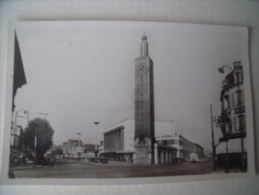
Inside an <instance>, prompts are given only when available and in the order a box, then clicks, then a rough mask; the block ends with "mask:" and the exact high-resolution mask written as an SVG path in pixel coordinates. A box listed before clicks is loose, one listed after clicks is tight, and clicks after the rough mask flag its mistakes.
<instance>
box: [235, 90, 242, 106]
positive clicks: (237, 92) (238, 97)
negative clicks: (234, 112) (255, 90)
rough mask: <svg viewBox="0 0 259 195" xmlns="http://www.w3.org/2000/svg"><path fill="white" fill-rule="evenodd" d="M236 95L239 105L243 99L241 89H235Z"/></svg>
mask: <svg viewBox="0 0 259 195" xmlns="http://www.w3.org/2000/svg"><path fill="white" fill-rule="evenodd" d="M236 96H237V105H241V104H243V101H242V99H243V98H242V91H241V90H238V91H236Z"/></svg>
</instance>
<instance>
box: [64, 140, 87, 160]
mask: <svg viewBox="0 0 259 195" xmlns="http://www.w3.org/2000/svg"><path fill="white" fill-rule="evenodd" d="M61 149H62V151H63V154H65V155H74V156H75V155H78V154H80V155H83V154H84V146H83V142H82V141H81V140H72V139H69V140H68V142H64V143H63V144H62V146H61Z"/></svg>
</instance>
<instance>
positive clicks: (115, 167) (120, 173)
mask: <svg viewBox="0 0 259 195" xmlns="http://www.w3.org/2000/svg"><path fill="white" fill-rule="evenodd" d="M211 171H212V163H211V162H209V161H205V160H204V161H201V162H199V163H190V162H181V163H174V164H163V165H134V164H133V163H130V162H122V161H109V163H108V164H99V163H93V162H87V161H86V160H81V161H75V160H68V159H60V160H57V161H56V164H55V165H54V166H53V167H52V166H50V165H47V166H43V167H37V168H32V166H31V167H30V166H28V167H17V168H15V169H14V174H15V177H16V178H132V177H158V176H175V175H196V174H208V173H210V172H211Z"/></svg>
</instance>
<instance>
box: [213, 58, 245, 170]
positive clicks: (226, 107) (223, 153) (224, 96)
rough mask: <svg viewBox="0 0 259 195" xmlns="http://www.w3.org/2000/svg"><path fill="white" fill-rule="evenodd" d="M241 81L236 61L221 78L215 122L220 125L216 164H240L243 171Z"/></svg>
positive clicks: (238, 65)
mask: <svg viewBox="0 0 259 195" xmlns="http://www.w3.org/2000/svg"><path fill="white" fill-rule="evenodd" d="M229 68H230V67H229ZM243 82H244V80H243V66H242V65H241V62H239V61H236V62H234V63H233V70H232V71H231V72H230V73H229V74H227V75H226V77H225V79H224V80H223V81H222V91H221V95H220V101H221V115H220V116H219V118H218V121H217V122H218V123H217V125H218V126H219V127H220V128H221V130H222V134H223V137H221V138H220V139H219V145H218V146H217V147H216V156H217V165H218V166H219V167H224V166H227V167H242V169H243V170H245V169H246V168H247V167H246V166H247V162H246V159H247V151H246V108H245V91H244V84H243ZM227 164H228V165H227Z"/></svg>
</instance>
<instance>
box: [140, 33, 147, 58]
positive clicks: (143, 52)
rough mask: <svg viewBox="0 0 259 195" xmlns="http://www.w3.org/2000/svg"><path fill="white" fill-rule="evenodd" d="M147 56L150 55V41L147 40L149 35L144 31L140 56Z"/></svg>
mask: <svg viewBox="0 0 259 195" xmlns="http://www.w3.org/2000/svg"><path fill="white" fill-rule="evenodd" d="M145 56H148V42H147V36H146V34H145V33H144V35H143V36H142V42H141V51H140V57H145Z"/></svg>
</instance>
